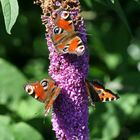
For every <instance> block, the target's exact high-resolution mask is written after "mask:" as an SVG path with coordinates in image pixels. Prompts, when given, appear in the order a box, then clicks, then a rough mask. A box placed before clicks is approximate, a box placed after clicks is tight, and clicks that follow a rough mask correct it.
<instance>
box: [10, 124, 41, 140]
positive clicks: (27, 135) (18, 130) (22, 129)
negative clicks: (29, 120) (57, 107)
mask: <svg viewBox="0 0 140 140" xmlns="http://www.w3.org/2000/svg"><path fill="white" fill-rule="evenodd" d="M12 131H13V133H14V135H15V139H16V140H28V139H30V140H43V137H42V136H41V134H40V133H39V132H38V131H36V130H35V129H34V128H33V127H31V126H29V125H27V124H26V123H24V122H20V123H17V124H15V125H13V126H12Z"/></svg>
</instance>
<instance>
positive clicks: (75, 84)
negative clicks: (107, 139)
mask: <svg viewBox="0 0 140 140" xmlns="http://www.w3.org/2000/svg"><path fill="white" fill-rule="evenodd" d="M48 1H50V3H49V2H48V5H49V7H51V8H52V9H51V8H50V9H51V10H50V16H46V13H45V11H47V10H46V9H45V8H46V5H45V6H43V4H42V5H41V7H42V9H43V14H44V16H43V18H42V20H43V22H44V21H46V23H47V24H46V25H45V26H46V28H49V27H51V26H52V25H53V24H54V23H53V21H52V17H51V14H52V12H54V11H55V10H57V9H55V8H54V7H59V6H63V4H62V3H63V1H62V2H61V1H60V0H48ZM41 2H42V1H41ZM65 3H66V4H67V5H68V6H69V11H70V12H71V15H72V14H73V16H74V17H75V15H74V14H76V16H79V15H80V13H79V12H80V9H79V10H77V9H78V8H79V1H78V0H66V1H65ZM50 5H51V6H50ZM73 5H75V7H76V8H75V9H74V8H73ZM48 9H49V8H48ZM79 23H80V24H76V23H75V24H74V26H75V28H76V30H77V31H78V35H79V37H80V38H81V39H82V41H83V43H84V45H85V47H86V51H85V53H84V54H83V55H82V56H76V55H72V54H71V55H70V54H64V55H60V54H58V53H57V52H56V50H55V48H54V44H53V42H52V40H51V36H50V35H51V30H50V31H49V33H46V40H47V44H48V49H49V51H50V54H49V59H50V66H49V75H50V76H51V77H52V79H53V80H55V81H56V82H57V84H58V85H59V86H60V88H61V89H62V90H61V94H60V95H59V96H58V98H57V99H56V101H55V103H54V106H53V114H52V124H53V130H54V131H55V132H56V137H57V138H58V139H59V140H88V97H87V93H86V87H85V83H84V80H85V78H86V76H87V72H88V52H87V45H86V43H87V40H86V32H85V28H84V22H83V20H82V19H81V20H80V21H79Z"/></svg>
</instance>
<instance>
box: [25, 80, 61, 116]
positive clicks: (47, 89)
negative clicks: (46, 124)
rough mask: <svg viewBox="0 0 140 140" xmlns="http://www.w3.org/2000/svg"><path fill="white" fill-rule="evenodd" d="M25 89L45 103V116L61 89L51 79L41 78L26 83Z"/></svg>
mask: <svg viewBox="0 0 140 140" xmlns="http://www.w3.org/2000/svg"><path fill="white" fill-rule="evenodd" d="M24 89H25V91H26V92H27V93H28V94H29V95H30V96H32V97H33V98H35V99H36V100H38V101H40V102H42V103H44V104H45V116H47V115H48V113H49V111H50V109H51V107H52V105H53V103H54V101H55V100H56V98H57V97H58V95H59V94H60V91H61V89H60V88H59V86H57V85H56V83H55V81H54V80H52V79H49V78H48V79H43V80H41V81H37V82H34V83H28V84H26V85H25V87H24Z"/></svg>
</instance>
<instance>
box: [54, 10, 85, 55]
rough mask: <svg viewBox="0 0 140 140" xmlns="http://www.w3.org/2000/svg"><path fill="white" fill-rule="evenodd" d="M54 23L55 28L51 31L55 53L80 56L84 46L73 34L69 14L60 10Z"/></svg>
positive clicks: (73, 30) (75, 34)
mask: <svg viewBox="0 0 140 140" xmlns="http://www.w3.org/2000/svg"><path fill="white" fill-rule="evenodd" d="M54 22H55V25H56V26H55V27H54V29H53V34H52V40H53V43H54V46H55V48H56V50H57V52H59V53H60V54H65V53H69V54H76V55H78V56H80V55H82V54H83V53H84V51H85V46H84V45H83V42H82V40H81V38H80V37H79V36H78V35H77V33H76V32H75V29H74V25H73V22H72V19H71V18H70V13H69V12H68V11H63V10H61V11H60V12H59V13H58V14H57V17H56V19H55V21H54Z"/></svg>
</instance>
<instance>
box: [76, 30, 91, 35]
mask: <svg viewBox="0 0 140 140" xmlns="http://www.w3.org/2000/svg"><path fill="white" fill-rule="evenodd" d="M76 32H77V33H78V34H81V35H89V36H91V35H92V34H87V33H81V32H79V31H76Z"/></svg>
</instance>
